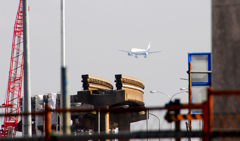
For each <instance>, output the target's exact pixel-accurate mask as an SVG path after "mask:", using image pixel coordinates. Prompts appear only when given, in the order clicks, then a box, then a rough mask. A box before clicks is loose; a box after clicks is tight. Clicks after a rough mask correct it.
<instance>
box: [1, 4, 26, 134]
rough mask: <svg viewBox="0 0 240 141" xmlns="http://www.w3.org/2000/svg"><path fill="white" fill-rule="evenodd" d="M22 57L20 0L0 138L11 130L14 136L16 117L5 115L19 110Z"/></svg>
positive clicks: (21, 12)
mask: <svg viewBox="0 0 240 141" xmlns="http://www.w3.org/2000/svg"><path fill="white" fill-rule="evenodd" d="M23 57H24V56H23V5H22V0H20V1H19V6H18V11H17V15H16V19H15V24H14V31H13V39H12V52H11V60H10V69H9V76H8V88H7V96H6V102H5V103H4V104H3V105H4V107H5V117H4V124H3V127H2V130H1V131H0V135H1V137H4V136H7V134H8V130H10V129H12V130H13V136H15V135H16V130H17V123H18V116H7V114H14V113H19V110H20V100H21V89H22V78H23V77H22V76H23Z"/></svg>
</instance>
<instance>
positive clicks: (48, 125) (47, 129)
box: [45, 104, 51, 141]
mask: <svg viewBox="0 0 240 141" xmlns="http://www.w3.org/2000/svg"><path fill="white" fill-rule="evenodd" d="M50 134H51V107H50V106H49V105H48V104H46V106H45V136H46V141H50V139H51V136H50Z"/></svg>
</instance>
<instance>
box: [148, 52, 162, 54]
mask: <svg viewBox="0 0 240 141" xmlns="http://www.w3.org/2000/svg"><path fill="white" fill-rule="evenodd" d="M159 52H162V51H152V52H148V54H151V53H159Z"/></svg>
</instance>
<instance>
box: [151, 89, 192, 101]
mask: <svg viewBox="0 0 240 141" xmlns="http://www.w3.org/2000/svg"><path fill="white" fill-rule="evenodd" d="M180 90H181V89H180ZM186 92H188V91H181V92H178V93H175V94H174V95H172V96H170V95H169V94H167V93H163V92H161V91H155V90H154V91H150V93H161V94H164V95H166V96H168V97H169V100H170V101H171V100H172V98H173V97H174V96H175V95H178V94H180V93H186Z"/></svg>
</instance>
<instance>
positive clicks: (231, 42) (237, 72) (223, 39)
mask: <svg viewBox="0 0 240 141" xmlns="http://www.w3.org/2000/svg"><path fill="white" fill-rule="evenodd" d="M212 63H213V65H212V67H213V68H212V71H213V72H212V86H213V89H215V90H236V89H240V0H212Z"/></svg>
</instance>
